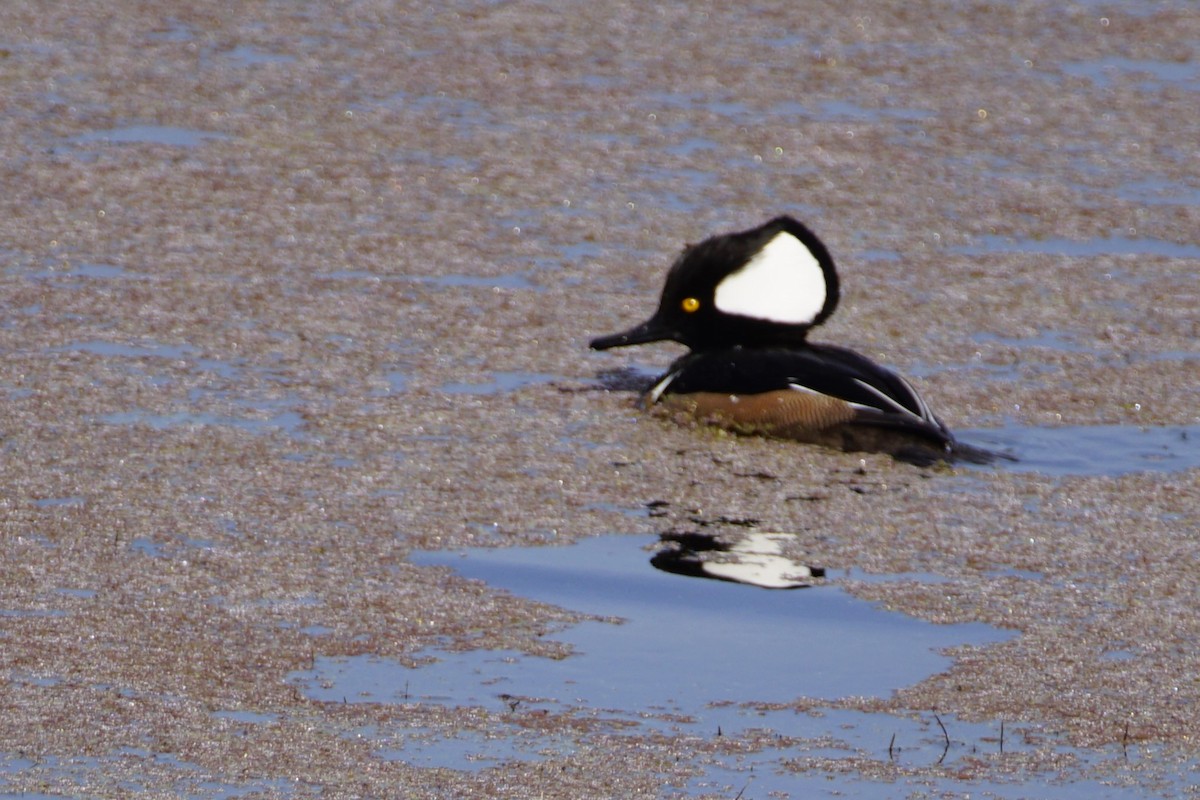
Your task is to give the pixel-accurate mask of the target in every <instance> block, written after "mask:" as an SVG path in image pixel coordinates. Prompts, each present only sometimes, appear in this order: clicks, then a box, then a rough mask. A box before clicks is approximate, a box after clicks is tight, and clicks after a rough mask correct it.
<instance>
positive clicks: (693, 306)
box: [679, 297, 700, 314]
mask: <svg viewBox="0 0 1200 800" xmlns="http://www.w3.org/2000/svg"><path fill="white" fill-rule="evenodd" d="M679 305H680V306H681V307H682V308H683V310H684V311H686V312H687V313H689V314H691V313H692V312H693V311H699V310H700V301H699V300H697V299H696V298H694V297H685V298H684V299H683V302H682V303H680V304H679Z"/></svg>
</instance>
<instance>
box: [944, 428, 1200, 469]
mask: <svg viewBox="0 0 1200 800" xmlns="http://www.w3.org/2000/svg"><path fill="white" fill-rule="evenodd" d="M955 435H956V436H958V437H959V438H961V439H962V440H963V441H965V442H970V443H971V444H974V445H977V446H980V447H985V448H988V449H991V450H996V451H999V452H1003V453H1008V454H1010V455H1013V456H1015V457H1016V458H1017V460H1016V461H1003V462H1000V463H999V466H998V467H996V468H997V469H1002V470H1008V471H1012V472H1039V473H1043V474H1046V475H1053V476H1056V477H1062V476H1067V475H1104V476H1116V475H1126V474H1128V473H1131V472H1179V471H1182V470H1187V469H1194V468H1196V467H1200V445H1198V443H1200V425H1151V426H1138V425H1063V426H1061V427H1056V428H1049V427H1034V426H1028V425H1018V424H1016V423H1013V422H1008V423H1006V424H1005V425H1003V426H1001V427H999V428H977V429H966V430H961V431H956V432H955Z"/></svg>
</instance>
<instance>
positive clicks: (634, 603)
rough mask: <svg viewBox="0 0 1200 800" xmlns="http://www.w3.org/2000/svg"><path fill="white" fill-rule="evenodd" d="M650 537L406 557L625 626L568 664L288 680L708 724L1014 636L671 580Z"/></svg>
mask: <svg viewBox="0 0 1200 800" xmlns="http://www.w3.org/2000/svg"><path fill="white" fill-rule="evenodd" d="M645 544H647V542H646V540H645V539H639V538H633V537H628V536H607V537H599V538H595V539H590V540H587V541H584V542H582V543H580V544H577V545H573V546H570V547H532V548H529V547H524V548H502V549H487V548H483V549H474V550H470V551H467V553H466V554H465V556H464V555H463V554H459V553H448V552H433V553H415V554H413V556H412V561H413V562H414V563H416V564H421V565H435V564H436V565H443V566H452V567H453V568H454V569H455V570H456V571H457V572H459V573H460V574H462V575H464V576H466V577H469V578H477V579H479V580H483V581H486V582H487V583H488V584H489V585H491V586H494V587H497V588H502V589H506V590H508V591H511V592H514V593H517V594H520V595H522V596H525V597H530V598H533V599H536V600H540V601H543V602H547V603H553V604H556V605H560V606H564V607H567V608H571V609H574V610H578V611H581V612H585V613H589V614H595V615H600V616H605V617H619V618H621V619H622V620H623V621H622V622H621V623H619V624H614V623H609V622H585V623H583V624H580V625H576V626H573V627H572V628H570V629H568V630H566V631H564V632H562V633H561V634H556V635H555V638H556V639H558V640H561V641H564V642H567V643H569V644H570V645H571V646H572V648H573V649H574V653H573V654H572V655H571V656H569V657H568V658H565V659H562V660H553V659H546V658H535V657H528V656H524V655H522V654H519V653H515V652H496V651H471V652H465V653H454V652H445V651H437V650H430V651H425V652H423V653H420V654H417V656H418V657H422V656H432V657H434V658H436V659H437V661H436V663H434V664H431V665H429V666H424V667H420V668H416V669H410V668H407V667H404V666H403V665H401V664H399V663H398V662H395V661H390V660H387V659H376V658H371V657H366V656H364V657H359V658H354V659H318V661H317V664H316V668H315V669H314V670H313V671H312V672H311V673H310V674H297V675H294V676H293V679H294V680H296V681H297V682H299V683H300V684H302V685H303V686H304V687H305V689H304V691H305V692H306V694H308V695H309V696H310V697H313V698H314V699H318V700H336V701H341V700H342V699H345V700H346V701H347V702H355V701H359V702H402V701H403V700H404V699H405V698H410V697H411V698H414V699H426V700H433V701H436V702H443V703H447V704H450V705H482V706H486V707H491V708H499V707H500V706H501V705H502V702H501V701H500V700H499V699H498V698H499V696H500V695H501V694H508V695H514V696H518V697H528V698H538V701H537V702H539V703H547V704H551V705H555V706H558V707H561V708H567V707H576V706H583V707H587V708H593V709H594V708H600V709H610V710H613V711H614V712H615V713H618V714H620V715H622V716H636V715H638V714H641V713H643V712H645V711H648V710H650V711H669V712H670V713H672V714H683V715H687V716H690V717H692V718H694V719H695V720H696V724H698V725H701V726H702V727H703V726H705V725H707V726H708V727H712V728H713V729H715V727H716V725H717V724H720V723H719V722H718V720H724V724H726V725H733V726H736V725H737V721H736V719H732V718H730V715H729V714H728V713H727V712H719V711H716V710H715V709H713V708H711V707H710V704H711V703H726V702H732V703H735V704H738V703H746V702H755V701H757V702H786V701H790V700H793V699H795V698H797V697H812V698H830V699H832V698H838V697H844V696H849V695H875V696H886V695H887V694H889V693H890V692H891V691H892V690H894V689H897V688H900V687H903V686H907V685H909V684H912V683H916V682H918V681H920V680H922V679H923V678H925V677H927V676H928V675H930V674H932V673H935V672H938V671H940V670H942V669H945V668H947V667H948V666H949V665H950V659H949V658H947V657H946V656H943V655H941V654H940V653H939V652H938V650H939V649H941V648H946V647H952V646H955V645H961V644H976V645H981V644H986V643H988V642H997V641H1003V640H1005V639H1007V638H1009V637H1010V636H1011V635H1012V634H1011V633H1008V632H1003V631H999V630H997V629H995V628H992V627H990V626H987V625H983V624H966V625H933V624H931V623H928V622H923V621H921V620H918V619H915V618H913V617H909V616H906V615H904V614H900V613H896V612H891V611H885V610H883V609H881V608H879V607H878V606H876V605H874V604H872V603H868V602H866V601H864V600H859V599H857V598H855V597H853V596H851V595H849V594H847V593H846V592H844V591H842V590H841V589H840V588H837V587H836V586H831V585H830V586H823V587H817V588H813V589H805V590H798V591H790V592H779V591H769V590H764V589H759V588H755V587H749V586H741V585H737V584H727V583H717V582H712V581H702V580H695V579H692V578H685V577H679V576H674V575H669V574H666V573H661V572H658V571H656V570H655V569H653V568H652V567H651V566H650V564H649V557H650V555H651V552H650V551H648V550H646V549H643V545H645ZM734 716H736V715H734Z"/></svg>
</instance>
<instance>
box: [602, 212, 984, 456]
mask: <svg viewBox="0 0 1200 800" xmlns="http://www.w3.org/2000/svg"><path fill="white" fill-rule="evenodd" d="M837 303H838V278H837V271H836V270H835V269H834V266H833V259H832V258H831V257H830V255H829V251H828V250H826V249H825V245H823V244H822V243H821V241H820V239H818V238H817V237H816V235H814V234H813V233H812V231H810V230H809V229H808V228H806V227H805V226H804V225H802V224H801V223H799V222H797V221H796V220H794V219H792V218H791V217H787V216H781V217H777V218H775V219H773V220H771V221H770V222H768V223H766V224H765V225H761V226H759V227H757V228H754V229H752V230H748V231H742V232H740V233H731V234H726V235H723V236H714V237H712V238H710V239H706V240H705V241H703V242H701V243H700V244H698V245H693V246H688V247H686V248H685V249H684V251H683V253H682V254H681V255H680V256H679V258H678V259H677V260H676V261H675V264H674V265H673V266H672V267H671V270H670V272H668V273H667V281H666V284H665V286H664V287H663V292H662V299H661V300H660V301H659V306H658V311H657V312H655V314H654V316H652V317H651V318H650V319H648V320H647V321H645V322H643V323H642V324H641V325H637V326H635V327H633V328H631V329H629V330H627V331H625V332H624V333H618V334H615V335H613V336H602V337H600V338H598V339H594V340H592V343H591V346H592V347H593V348H594V349H596V350H607V349H608V348H610V347H624V346H626V345H634V344H644V343H647V342H657V341H663V340H671V341H675V342H679V343H680V344H682V345H685V346H687V347H688V348H690V349H691V352H690V353H688V354H687V355H685V356H683V357H681V358H679V359H678V360H676V361H675V363H673V364H672V365H671V367H670V368H669V369H668V370H667V372H666V373H665V374H664V375H662V376H661V377H660V378H658V379H657V380H656V381H655V382H654V385H653V386H652V387H650V389H649V390H648V391H647V392H646V394H645V395H644V398H643V400H644V402H645V405H646V406H647V407H648V408H652V409H657V410H662V411H665V412H666V413H668V414H671V415H672V416H679V417H683V418H686V419H691V420H697V421H700V422H702V423H706V424H714V425H717V426H719V427H721V428H725V429H727V430H731V431H734V432H737V433H745V434H758V435H764V436H775V437H780V438H786V439H794V440H797V441H802V442H809V443H814V444H822V445H826V446H829V447H835V448H839V449H842V450H846V451H871V452H884V453H890V454H892V455H893V456H895V457H896V458H899V459H902V460H905V461H911V462H915V463H921V464H927V463H932V462H934V461H938V460H946V461H950V460H967V461H974V462H979V463H986V462H989V461H991V460H993V458H994V457H995V454H993V453H989V452H988V451H985V450H980V449H978V448H974V447H971V446H969V445H964V444H961V443H959V442H958V441H956V440H955V438H954V436H953V435H952V434H951V433H950V431H949V430H948V429H947V428H946V426H945V425H943V424H942V422H941V420H939V419H938V418H937V417H935V416H934V415H933V412H931V411H930V410H929V406H927V405H926V404H925V401H924V400H922V399H921V397H920V395H918V394H917V392H916V390H915V389H913V387H912V386H911V385H910V384H909V383H908V381H906V380H904V378H902V377H900V376H899V375H897V374H895V373H894V372H891V371H890V370H887V369H885V368H883V367H881V366H879V365H878V364H875V363H873V362H872V361H870V360H868V359H867V358H865V357H864V356H861V355H859V354H858V353H855V352H854V351H852V350H847V349H846V348H843V347H835V346H833V345H827V344H813V343H810V342H809V341H807V335H808V331H809V330H810V329H811V328H813V327H815V326H817V325H819V324H821V323H822V322H824V321H825V320H826V319H828V318H829V315H830V314H832V313H833V311H834V309H835V308H836V307H837Z"/></svg>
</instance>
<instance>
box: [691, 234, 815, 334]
mask: <svg viewBox="0 0 1200 800" xmlns="http://www.w3.org/2000/svg"><path fill="white" fill-rule="evenodd" d="M825 297H826V286H825V273H824V272H823V271H822V270H821V264H820V262H819V261H817V259H816V256H814V255H813V254H812V251H810V250H809V249H808V248H807V247H806V246H805V245H804V242H802V241H800V240H799V239H797V238H796V237H795V236H793V235H792V234H790V233H787V232H785V231H781V232H780V233H778V234H776V235H775V238H773V239H771V241H769V242H767V244H766V246H765V247H763V249H761V250H759V251H758V252H757V253H755V254H754V257H753V258H751V259H750V260H749V261H747V262H746V265H745V266H744V267H742V268H741V269H739V270H737V271H736V272H734V273H732V274H730V275H729V276H728V277H726V278H725V279H724V280H723V281H721V282H720V283H718V284H717V291H716V294H715V296H714V297H713V302H714V304H715V305H716V307H717V309H718V310H719V311H724V312H725V313H726V314H739V315H741V316H743V317H755V318H757V319H766V320H770V321H771V322H783V323H786V324H791V325H804V324H808V323H810V322H812V321H813V320H814V319H815V318H816V317H817V315H818V314H820V313H821V309H822V308H823V307H824V306H825Z"/></svg>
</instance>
